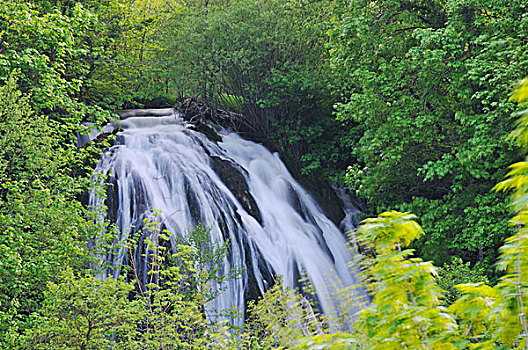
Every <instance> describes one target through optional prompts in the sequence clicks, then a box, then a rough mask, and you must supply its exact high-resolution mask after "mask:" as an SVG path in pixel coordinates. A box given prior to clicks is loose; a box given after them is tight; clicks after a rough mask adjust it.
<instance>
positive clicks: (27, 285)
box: [0, 73, 92, 349]
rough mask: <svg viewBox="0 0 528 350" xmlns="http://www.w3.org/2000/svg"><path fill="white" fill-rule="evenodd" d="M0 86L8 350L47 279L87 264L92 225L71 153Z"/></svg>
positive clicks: (44, 121) (26, 104) (48, 125)
mask: <svg viewBox="0 0 528 350" xmlns="http://www.w3.org/2000/svg"><path fill="white" fill-rule="evenodd" d="M16 77H17V75H16V73H14V74H11V76H10V78H9V79H8V81H7V83H6V85H3V86H0V121H1V122H0V276H1V283H0V317H1V318H2V319H3V320H4V322H2V326H1V332H0V348H6V349H11V348H13V347H15V346H16V344H18V341H19V339H13V335H12V333H13V332H17V328H19V329H21V330H22V329H24V328H25V327H27V324H26V322H28V316H29V315H30V314H31V313H32V312H35V311H36V310H38V308H39V305H40V301H41V299H42V291H43V290H44V289H45V288H46V283H47V282H48V281H56V280H57V279H58V278H59V275H60V273H61V271H63V270H64V269H65V268H67V267H70V268H73V269H75V270H78V269H80V268H83V267H85V264H86V263H87V262H88V254H87V251H86V246H85V244H86V240H87V239H88V237H90V235H91V233H92V231H91V228H90V227H89V224H88V222H87V221H86V218H87V217H88V216H86V215H85V214H86V213H85V210H84V209H83V208H82V206H81V204H80V203H79V202H78V200H77V197H78V196H79V195H80V193H81V191H82V190H83V186H84V184H85V183H86V182H84V181H83V180H82V179H75V178H74V177H72V175H71V173H72V170H71V168H70V167H71V165H72V161H74V160H75V159H76V156H75V155H74V154H72V153H71V152H70V149H68V148H66V147H64V146H63V144H61V142H60V140H61V139H60V137H59V135H60V131H58V130H56V129H55V124H54V123H52V122H50V121H49V119H48V118H46V117H43V116H39V115H36V114H35V112H34V111H33V110H32V108H31V107H30V98H29V97H28V96H26V95H23V94H22V93H21V92H20V91H19V90H18V89H17V84H16Z"/></svg>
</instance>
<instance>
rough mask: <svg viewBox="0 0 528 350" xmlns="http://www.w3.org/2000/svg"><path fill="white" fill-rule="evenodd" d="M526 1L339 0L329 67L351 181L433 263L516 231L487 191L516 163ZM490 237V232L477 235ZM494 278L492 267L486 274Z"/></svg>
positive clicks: (471, 256) (467, 254)
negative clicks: (338, 96)
mask: <svg viewBox="0 0 528 350" xmlns="http://www.w3.org/2000/svg"><path fill="white" fill-rule="evenodd" d="M525 12H526V3H525V2H524V1H513V2H511V1H508V2H506V1H463V2H460V1H413V0H411V1H403V2H402V1H392V0H387V1H375V2H372V1H353V2H349V1H337V2H336V6H335V7H334V14H335V18H334V20H335V25H334V27H333V29H332V30H331V31H330V45H329V48H330V50H331V60H330V62H331V64H332V66H333V67H334V70H335V74H337V75H338V76H339V77H340V81H342V84H341V86H340V89H339V91H340V92H341V93H342V95H343V97H344V100H343V101H341V102H340V103H337V104H336V108H337V117H338V119H339V120H343V121H347V122H356V123H359V124H360V127H361V128H362V132H361V133H360V134H359V135H358V133H357V131H355V132H354V134H353V135H354V136H355V137H352V138H350V141H349V142H351V144H350V146H351V148H352V154H351V156H350V158H351V160H356V161H357V162H355V163H354V165H352V166H351V167H350V168H349V171H348V174H347V181H348V184H349V185H350V186H351V187H352V188H354V189H357V193H358V195H360V196H362V197H364V198H366V199H367V200H368V201H369V203H370V204H371V205H372V206H373V212H381V211H384V210H387V209H388V208H399V209H400V210H404V211H412V212H414V213H416V214H417V215H418V216H419V217H420V221H421V223H422V224H423V226H424V229H425V230H426V232H428V235H427V236H424V238H423V239H422V240H421V242H420V244H419V245H417V248H418V249H419V253H420V255H421V256H423V257H424V258H425V259H434V261H435V262H436V263H438V264H443V263H447V262H449V261H450V256H451V255H456V256H459V257H461V258H463V260H464V261H470V262H471V263H472V264H480V265H481V266H486V265H488V266H489V265H490V264H492V263H493V261H495V259H496V255H495V253H494V252H495V251H496V249H497V248H498V247H499V246H500V242H501V241H502V239H503V238H505V237H507V236H508V235H509V234H511V231H510V230H509V229H508V228H507V226H506V225H505V224H504V223H505V222H506V220H505V219H506V218H507V215H508V214H507V210H506V208H505V206H504V205H501V204H500V203H501V202H503V196H502V195H500V194H496V193H490V189H491V188H492V187H493V185H494V184H495V183H497V182H498V181H499V180H500V179H501V178H502V177H503V176H504V170H503V169H504V168H505V167H506V166H507V165H508V164H510V163H511V162H514V161H516V160H517V159H519V155H518V152H517V150H516V149H515V147H514V146H513V144H512V143H511V142H509V141H508V140H507V135H508V130H511V126H512V123H513V118H510V117H509V116H510V115H511V113H512V112H513V110H514V105H513V104H512V103H510V102H508V100H507V97H508V94H507V91H509V90H510V84H511V81H516V80H518V79H519V78H520V77H523V76H525V75H526V74H527V72H526V66H525V64H524V63H523V62H525V60H526V52H525V50H523V42H524V40H525V27H526V17H525V16H523V13H525ZM484 231H486V232H484ZM488 273H490V274H491V271H488Z"/></svg>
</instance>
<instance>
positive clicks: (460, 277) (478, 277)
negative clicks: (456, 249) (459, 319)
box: [435, 257, 490, 306]
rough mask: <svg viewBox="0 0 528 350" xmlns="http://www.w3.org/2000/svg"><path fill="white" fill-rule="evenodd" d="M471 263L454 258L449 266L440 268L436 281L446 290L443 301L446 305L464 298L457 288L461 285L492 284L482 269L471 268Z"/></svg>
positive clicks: (445, 265)
mask: <svg viewBox="0 0 528 350" xmlns="http://www.w3.org/2000/svg"><path fill="white" fill-rule="evenodd" d="M469 265H470V263H469V262H467V263H464V262H463V261H462V259H460V258H457V257H453V259H452V261H451V262H450V263H449V264H444V266H443V267H440V268H438V276H436V278H435V281H436V283H437V284H438V286H439V287H440V288H442V289H443V290H444V292H445V293H444V296H443V299H444V300H445V304H446V305H448V306H449V305H451V304H453V302H455V301H456V300H457V299H459V298H460V297H461V296H462V293H461V292H460V291H459V290H457V289H456V288H455V286H456V285H459V284H467V283H484V284H488V285H489V284H490V283H489V280H488V278H487V277H486V276H485V275H484V271H483V269H482V268H478V267H474V268H473V269H472V268H471V267H470V266H469Z"/></svg>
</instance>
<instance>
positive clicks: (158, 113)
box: [116, 108, 175, 120]
mask: <svg viewBox="0 0 528 350" xmlns="http://www.w3.org/2000/svg"><path fill="white" fill-rule="evenodd" d="M116 114H117V115H119V117H120V119H121V120H123V119H127V118H130V117H143V116H149V117H167V116H172V115H174V114H175V112H174V109H173V108H146V109H123V110H119V111H116Z"/></svg>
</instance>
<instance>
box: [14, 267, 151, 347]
mask: <svg viewBox="0 0 528 350" xmlns="http://www.w3.org/2000/svg"><path fill="white" fill-rule="evenodd" d="M133 290H134V286H133V284H130V283H125V282H124V281H122V280H114V279H112V278H109V279H106V280H103V279H100V278H97V277H94V276H90V275H86V276H82V277H81V276H75V275H74V274H73V272H72V271H71V270H70V271H66V272H65V273H63V274H62V275H61V279H60V283H58V284H55V283H51V284H50V285H49V286H48V289H47V290H46V291H45V293H44V298H45V300H44V303H43V308H42V309H41V311H40V314H39V316H38V317H36V318H35V319H34V320H33V322H34V324H35V328H34V329H32V330H30V331H29V332H28V334H27V335H26V342H25V343H24V348H25V349H64V348H67V349H79V350H80V349H105V348H110V347H111V348H114V349H134V348H136V347H134V346H133V345H132V344H133V342H134V340H135V338H136V337H137V335H138V331H137V323H138V322H139V321H140V320H141V316H142V314H143V313H144V308H143V305H142V304H141V303H140V302H139V301H138V300H134V301H129V299H128V295H129V293H130V292H132V291H133Z"/></svg>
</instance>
